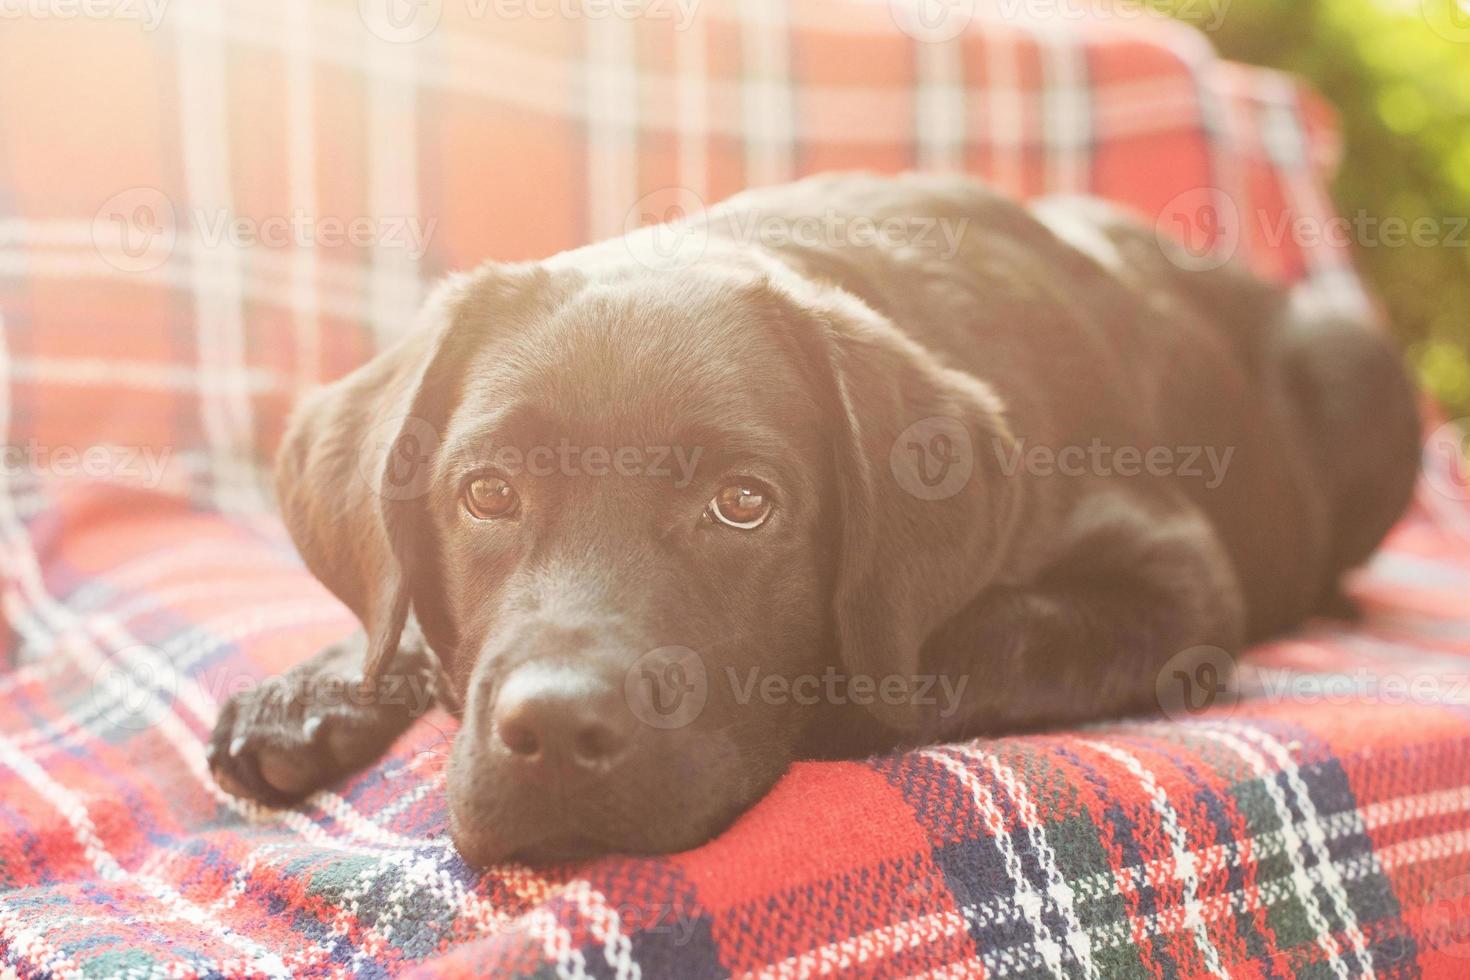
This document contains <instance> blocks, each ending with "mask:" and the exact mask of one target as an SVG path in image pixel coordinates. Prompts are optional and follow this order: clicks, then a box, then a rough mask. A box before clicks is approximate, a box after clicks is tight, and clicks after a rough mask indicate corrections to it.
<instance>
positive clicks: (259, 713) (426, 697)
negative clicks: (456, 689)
mask: <svg viewBox="0 0 1470 980" xmlns="http://www.w3.org/2000/svg"><path fill="white" fill-rule="evenodd" d="M361 642H362V641H361V638H357V637H355V638H353V639H351V640H348V641H346V642H345V643H343V644H339V645H337V646H335V647H329V648H327V649H326V650H324V651H323V652H322V653H320V654H318V655H317V656H316V657H313V658H312V659H311V660H308V661H307V662H306V663H303V664H301V665H299V666H297V667H295V668H293V669H292V670H290V671H288V672H287V673H285V674H282V675H281V676H279V677H273V678H271V679H270V680H268V681H265V682H263V683H261V684H260V685H258V686H256V687H254V688H251V689H250V690H248V691H243V692H241V693H240V694H237V695H235V696H234V697H232V698H231V699H230V700H229V701H228V702H226V704H225V705H224V707H223V708H222V709H221V710H220V714H219V718H218V720H217V721H216V722H215V727H214V734H213V736H212V737H211V739H210V743H209V747H208V749H207V750H206V757H207V759H208V761H209V768H210V771H211V772H213V774H214V778H215V781H216V782H218V783H219V785H220V786H221V787H222V788H223V789H225V790H226V791H228V792H230V793H233V794H235V795H236V796H244V797H249V798H250V799H255V800H260V801H261V802H263V803H270V804H275V805H281V804H286V803H291V802H293V801H295V800H299V799H301V798H302V797H304V796H306V795H307V794H309V793H311V792H313V791H314V790H317V789H320V788H321V787H323V786H325V785H327V784H328V783H332V782H334V781H336V780H337V779H339V778H341V777H343V776H346V775H347V774H349V773H351V772H354V771H355V770H357V769H360V768H362V767H363V766H365V765H367V764H368V763H369V762H371V761H373V760H374V759H375V758H377V757H378V756H379V755H381V754H382V753H383V751H384V750H385V749H387V747H388V745H389V744H390V743H391V742H392V741H393V740H394V739H395V738H397V737H398V735H399V734H401V733H402V732H403V731H404V730H405V729H406V728H407V727H408V726H409V724H410V723H411V722H412V721H413V720H414V719H415V718H417V717H418V716H419V715H421V714H423V713H424V712H425V711H426V710H428V708H429V706H430V705H431V704H432V703H433V680H434V676H435V672H434V670H433V666H432V660H431V657H432V655H430V654H428V653H426V652H418V651H409V650H401V651H399V653H398V654H397V655H395V657H394V660H393V663H392V665H390V666H389V668H388V670H387V671H386V672H385V676H384V677H383V678H382V679H381V680H379V681H377V682H374V683H364V682H363V680H362V675H361V663H362V658H361V657H360V656H358V655H356V654H357V653H358V652H359V648H360V646H361Z"/></svg>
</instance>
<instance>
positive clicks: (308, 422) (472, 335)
mask: <svg viewBox="0 0 1470 980" xmlns="http://www.w3.org/2000/svg"><path fill="white" fill-rule="evenodd" d="M545 278H546V274H545V273H544V271H543V270H541V269H539V268H537V267H534V266H498V265H492V264H487V265H485V266H482V267H480V268H479V269H477V270H475V271H474V272H471V273H464V274H459V275H455V276H451V277H450V278H448V279H446V280H445V281H444V282H443V283H442V284H440V286H439V287H438V288H437V289H436V290H435V291H434V293H433V295H431V296H430V298H429V300H428V301H427V302H426V303H425V304H424V308H423V310H422V312H421V313H420V315H419V321H418V323H417V324H416V325H415V328H414V329H413V330H412V331H411V332H410V333H409V334H408V335H407V336H405V337H404V338H403V339H402V340H401V341H400V342H399V343H397V344H396V345H394V346H393V347H391V348H390V349H388V350H386V351H384V352H383V353H382V354H380V355H379V356H378V357H376V358H374V359H373V360H372V361H370V362H368V363H367V364H365V365H364V366H363V367H361V368H359V369H358V370H356V371H354V372H353V373H352V374H349V375H347V376H346V377H344V378H342V379H341V380H339V381H337V382H335V383H333V384H331V385H328V386H326V387H324V388H321V389H318V390H317V391H315V392H313V393H312V394H311V395H309V396H308V397H307V398H306V399H305V400H304V401H303V402H302V404H301V405H300V406H299V407H298V408H297V410H296V411H295V413H294V414H293V416H292V419H291V422H290V424H289V425H288V427H287V431H286V435H285V438H284V440H283V442H282V445H281V450H280V454H279V456H278V458H277V462H276V493H277V497H278V498H279V501H280V505H281V510H282V514H283V516H284V518H285V521H286V526H287V528H288V529H289V530H290V532H291V537H292V539H293V540H294V541H295V543H296V547H297V550H299V551H300V552H301V556H302V558H303V559H304V560H305V561H306V565H307V567H308V568H310V569H311V571H312V573H313V574H314V575H316V577H317V578H319V579H321V581H322V582H323V583H324V584H325V585H326V586H327V588H329V589H331V591H332V592H333V594H335V595H336V596H337V597H338V598H339V599H341V600H342V601H343V602H344V603H346V604H347V606H348V607H349V608H351V609H352V611H353V612H354V613H356V614H357V617H358V619H360V620H361V621H362V624H363V629H364V630H365V631H366V633H367V637H368V657H367V662H366V666H365V668H364V674H365V676H367V677H376V676H377V675H378V674H380V673H381V671H382V670H383V668H384V667H385V666H386V665H387V663H388V662H389V660H390V659H391V657H392V655H393V653H394V652H395V651H396V650H397V649H398V643H399V640H400V638H401V634H402V632H403V629H404V626H405V624H406V623H407V621H408V617H409V613H410V612H411V611H412V612H414V613H415V614H416V615H417V617H418V619H419V620H420V622H421V624H422V625H423V628H424V633H425V636H426V637H427V638H428V640H429V643H430V646H431V647H433V648H434V649H435V650H436V651H438V652H440V653H441V655H442V654H443V652H444V647H445V646H446V644H452V633H451V630H450V626H449V624H447V623H446V622H444V617H443V616H442V615H440V614H438V610H437V609H436V608H434V607H435V605H436V602H435V600H434V599H433V597H432V596H431V595H426V594H425V593H426V591H432V590H424V589H422V588H420V589H419V590H418V591H419V595H418V596H415V585H422V584H424V578H425V576H426V575H431V574H432V568H429V567H425V566H427V565H431V564H432V557H431V556H428V555H426V551H427V550H428V549H431V547H432V540H431V539H432V535H431V534H430V533H428V527H427V524H426V522H425V520H424V498H425V497H426V495H427V494H428V491H429V483H430V480H431V478H432V476H433V473H434V469H435V464H436V461H437V457H438V449H439V440H440V438H441V436H442V434H443V431H444V428H445V425H446V423H447V421H448V418H449V415H450V412H451V411H452V410H453V408H454V406H455V405H456V404H457V403H458V399H459V388H460V385H461V383H462V380H463V379H462V376H461V372H462V369H463V366H464V364H465V363H466V362H467V361H468V359H469V356H470V354H471V352H472V351H473V350H474V349H475V347H476V346H477V345H479V344H482V343H484V341H485V340H486V339H487V338H488V337H489V335H490V332H491V331H492V329H494V328H495V327H496V324H497V322H498V321H499V320H500V319H502V317H503V316H505V315H508V314H509V310H508V309H507V300H508V299H509V298H510V297H511V296H513V295H520V294H523V293H524V292H526V291H528V290H529V289H531V288H532V287H533V286H534V285H535V284H536V283H538V282H541V281H543V280H544V279H545Z"/></svg>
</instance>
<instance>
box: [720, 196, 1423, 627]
mask: <svg viewBox="0 0 1470 980" xmlns="http://www.w3.org/2000/svg"><path fill="white" fill-rule="evenodd" d="M741 215H746V216H749V217H746V218H742V217H741ZM756 216H759V220H760V221H764V222H770V221H771V220H772V219H773V218H776V219H781V220H782V221H785V222H787V223H788V224H789V225H790V226H791V227H800V224H799V223H800V222H802V221H816V222H819V223H820V227H823V228H826V229H836V231H837V233H836V234H833V233H832V232H831V231H830V230H829V232H828V235H829V237H830V240H821V241H816V242H813V241H811V240H800V236H789V237H790V239H791V240H787V241H779V242H776V243H774V244H771V243H769V242H763V243H762V244H763V246H764V247H766V248H767V249H769V250H771V251H774V252H776V253H778V254H779V255H780V256H781V258H782V259H783V260H784V261H786V262H787V263H789V264H791V265H793V266H794V267H796V268H797V269H798V270H799V271H800V272H802V273H803V274H804V275H806V276H809V277H816V278H820V279H825V280H827V281H831V282H834V283H836V284H838V285H840V286H842V287H843V288H844V289H846V290H848V291H849V292H852V293H854V294H855V295H857V296H859V297H860V298H861V299H863V300H864V301H865V302H866V303H868V305H870V306H872V307H873V308H874V309H876V310H878V311H879V312H881V313H883V314H885V315H886V316H888V317H890V318H891V319H892V320H893V321H894V323H896V324H897V325H898V326H899V327H900V328H901V329H903V330H904V331H905V332H907V333H909V334H910V336H912V337H914V339H916V340H918V341H919V342H920V343H922V344H923V345H925V346H926V347H927V348H929V349H930V350H931V351H932V352H934V353H936V354H937V355H939V356H940V357H941V358H942V359H944V360H945V361H946V362H947V363H949V364H950V365H951V366H953V367H957V368H959V369H961V370H964V371H967V372H969V373H972V374H974V375H975V376H977V377H979V378H981V379H983V380H984V381H986V382H987V383H989V384H990V385H992V386H993V387H994V388H995V389H996V390H997V391H998V392H999V393H1000V394H1001V396H1002V397H1003V398H1004V400H1005V402H1006V405H1007V413H1008V415H1010V416H1011V417H1012V418H1014V419H1015V420H1016V427H1017V431H1018V432H1021V433H1024V434H1025V435H1026V436H1027V437H1028V438H1029V439H1030V440H1031V441H1032V443H1033V444H1038V445H1049V446H1051V447H1065V446H1089V445H1103V446H1109V447H1122V446H1129V447H1161V448H1165V449H1169V450H1172V451H1174V456H1173V461H1174V464H1175V465H1176V467H1182V465H1183V463H1184V462H1185V461H1187V457H1188V456H1189V455H1190V454H1191V453H1198V455H1199V458H1197V459H1196V460H1194V463H1195V465H1196V466H1198V467H1202V466H1203V465H1204V462H1205V459H1204V457H1205V456H1206V454H1207V453H1210V454H1213V456H1212V457H1211V459H1212V462H1213V463H1214V465H1215V466H1216V467H1217V468H1219V467H1221V466H1223V467H1224V470H1225V471H1224V472H1223V473H1220V474H1219V480H1218V482H1216V481H1213V480H1211V479H1210V478H1209V477H1208V475H1206V476H1205V477H1204V478H1201V479H1189V478H1181V474H1180V473H1175V474H1173V477H1174V479H1173V482H1175V483H1176V484H1177V485H1178V486H1179V488H1180V489H1181V490H1182V491H1183V492H1184V493H1185V494H1187V495H1188V496H1189V497H1191V498H1192V499H1193V500H1194V501H1195V502H1196V503H1197V504H1198V505H1199V506H1200V508H1201V509H1202V510H1203V511H1204V512H1205V513H1206V514H1208V515H1209V517H1210V518H1211V520H1212V521H1213V523H1214V524H1215V525H1216V527H1217V529H1218V532H1219V534H1220V537H1221V539H1222V541H1223V542H1224V544H1225V546H1226V548H1227V549H1228V550H1229V552H1230V554H1231V557H1232V559H1233V561H1234V564H1235V566H1236V571H1237V574H1238V576H1239V579H1240V582H1241V586H1242V591H1243V592H1244V594H1245V598H1246V603H1247V607H1248V610H1249V628H1248V632H1249V634H1250V635H1251V636H1253V637H1261V636H1265V635H1269V634H1271V633H1274V632H1277V631H1279V630H1281V629H1284V628H1287V627H1289V626H1291V625H1293V624H1294V623H1296V622H1298V621H1300V620H1301V619H1303V618H1305V617H1306V616H1308V615H1310V614H1312V613H1313V612H1317V611H1322V610H1324V609H1327V608H1331V607H1332V606H1333V604H1334V601H1335V599H1336V597H1337V594H1338V593H1337V590H1336V583H1337V579H1338V577H1339V576H1340V574H1341V573H1342V572H1343V571H1344V570H1345V569H1347V568H1349V567H1352V566H1353V565H1356V564H1359V563H1361V562H1362V561H1363V560H1365V559H1366V558H1367V557H1368V555H1369V554H1370V553H1371V552H1372V551H1373V549H1374V548H1375V547H1376V546H1377V545H1378V543H1379V542H1380V541H1381V540H1382V538H1383V536H1384V535H1385V534H1386V533H1387V531H1388V530H1389V528H1390V527H1391V526H1392V524H1393V523H1394V521H1395V520H1397V518H1398V516H1399V515H1400V514H1402V512H1403V510H1404V508H1405V506H1406V505H1407V503H1408V501H1409V497H1410V494H1411V492H1412V487H1413V483H1414V479H1415V474H1416V472H1417V468H1418V459H1419V448H1418V433H1419V429H1418V416H1417V411H1416V407H1415V399H1414V395H1413V390H1412V387H1411V385H1410V383H1409V381H1408V379H1407V378H1406V376H1405V373H1404V369H1403V366H1402V363H1401V361H1400V359H1399V356H1398V355H1397V353H1396V352H1395V350H1394V348H1393V345H1392V344H1391V342H1390V341H1389V340H1388V339H1387V338H1386V337H1384V336H1383V335H1382V334H1381V333H1380V332H1378V331H1376V330H1373V329H1371V328H1369V327H1366V326H1363V325H1359V324H1356V323H1352V322H1346V321H1342V320H1333V319H1312V318H1309V317H1306V316H1303V315H1302V314H1300V313H1299V312H1297V311H1296V310H1295V309H1294V306H1293V304H1292V303H1291V301H1290V297H1289V296H1288V295H1287V294H1286V293H1285V292H1283V291H1281V290H1279V289H1276V288H1274V287H1271V286H1269V285H1266V284H1264V283H1261V282H1260V281H1258V280H1256V279H1254V278H1253V277H1252V276H1250V275H1249V274H1248V273H1246V272H1245V271H1243V270H1242V269H1241V268H1240V267H1239V266H1238V265H1236V264H1233V263H1232V264H1227V265H1225V266H1222V267H1219V268H1210V269H1199V268H1197V267H1196V266H1197V263H1195V262H1193V261H1191V257H1190V256H1188V255H1186V254H1184V253H1183V252H1182V251H1179V252H1175V251H1174V249H1173V246H1172V245H1171V244H1170V242H1169V240H1168V239H1161V238H1160V237H1159V236H1157V235H1156V234H1155V233H1154V230H1153V229H1151V228H1146V227H1144V226H1143V225H1141V224H1140V223H1139V222H1137V221H1136V220H1135V219H1133V218H1131V217H1130V216H1128V215H1127V214H1125V213H1124V212H1122V211H1120V210H1119V209H1117V208H1115V207H1113V206H1112V205H1109V204H1106V203H1104V202H1101V201H1097V200H1093V199H1086V198H1068V199H1054V200H1049V201H1044V202H1041V203H1040V204H1038V205H1035V206H1033V207H1031V208H1027V207H1023V206H1021V205H1019V204H1017V203H1015V202H1013V201H1011V200H1009V199H1007V198H1005V197H1004V196H1002V195H1000V194H998V193H996V192H993V191H991V190H989V189H988V188H986V187H985V186H984V185H982V184H979V183H977V182H975V181H972V180H969V179H965V178H959V177H944V176H937V177H936V176H920V175H910V176H907V177H903V178H899V179H892V178H879V177H870V176H866V175H825V176H821V177H816V178H811V179H808V180H805V181H800V182H798V183H795V184H787V185H782V186H780V187H775V188H770V189H763V190H756V191H750V192H746V193H745V194H741V195H738V196H737V197H735V198H732V199H731V200H730V201H728V202H726V203H725V204H723V205H720V206H719V207H718V208H717V209H715V212H714V220H712V221H711V224H710V227H711V229H718V230H723V233H725V234H729V233H730V232H729V229H740V228H755V227H757V226H758V225H757V223H756ZM722 219H723V220H722ZM813 227H816V225H813ZM854 227H860V228H865V229H870V230H876V231H877V232H879V234H875V235H874V236H873V237H872V239H871V241H865V242H863V243H857V244H855V243H854V242H853V241H852V240H851V238H852V237H853V236H851V235H850V234H849V235H846V236H844V234H843V231H844V229H847V230H849V231H850V229H852V228H854ZM885 228H887V229H889V230H896V231H897V232H898V234H895V235H890V236H888V237H886V238H885V237H884V236H883V235H882V234H881V232H882V231H883V230H884V229H885ZM719 233H720V232H719V231H716V234H719ZM742 244H744V245H747V246H748V245H749V244H750V243H749V242H744V243H742ZM1056 482H1057V484H1058V485H1059V486H1060V485H1061V484H1062V483H1064V482H1065V481H1056ZM1078 482H1079V481H1073V483H1074V484H1077V483H1078ZM1058 492H1059V493H1062V494H1065V493H1066V492H1067V491H1066V490H1064V489H1063V490H1059V491H1058ZM1073 492H1079V491H1076V490H1074V491H1073Z"/></svg>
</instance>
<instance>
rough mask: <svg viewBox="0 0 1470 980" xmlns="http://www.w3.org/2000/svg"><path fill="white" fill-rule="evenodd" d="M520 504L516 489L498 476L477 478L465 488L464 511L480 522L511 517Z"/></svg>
mask: <svg viewBox="0 0 1470 980" xmlns="http://www.w3.org/2000/svg"><path fill="white" fill-rule="evenodd" d="M520 503H521V498H520V495H519V494H517V493H516V490H515V487H513V486H511V485H510V484H509V483H506V482H505V481H504V480H502V479H501V478H500V477H498V476H477V477H475V478H474V479H473V480H471V481H470V482H469V485H468V486H466V487H465V488H464V509H465V510H467V511H469V512H470V516H471V517H474V518H476V519H478V520H482V521H493V520H497V519H499V518H502V517H509V516H511V515H512V514H514V513H515V512H516V508H517V507H519V506H520Z"/></svg>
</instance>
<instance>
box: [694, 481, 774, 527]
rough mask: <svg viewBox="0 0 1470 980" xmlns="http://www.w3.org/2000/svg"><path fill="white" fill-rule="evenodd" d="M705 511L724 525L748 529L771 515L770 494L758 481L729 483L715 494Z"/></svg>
mask: <svg viewBox="0 0 1470 980" xmlns="http://www.w3.org/2000/svg"><path fill="white" fill-rule="evenodd" d="M707 513H708V514H709V516H710V517H711V518H712V519H714V520H716V521H718V522H719V523H721V524H723V525H725V526H726V527H735V528H740V529H741V530H743V531H748V530H750V529H751V528H756V527H760V526H761V525H762V524H764V523H765V522H766V518H768V517H770V516H771V494H770V492H769V491H768V490H766V488H765V487H763V486H761V485H760V484H758V483H753V482H750V481H742V482H740V483H731V484H729V485H727V486H724V487H721V488H720V492H719V493H717V494H715V497H714V499H713V500H711V501H710V502H709V508H708V509H707Z"/></svg>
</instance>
